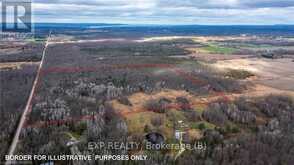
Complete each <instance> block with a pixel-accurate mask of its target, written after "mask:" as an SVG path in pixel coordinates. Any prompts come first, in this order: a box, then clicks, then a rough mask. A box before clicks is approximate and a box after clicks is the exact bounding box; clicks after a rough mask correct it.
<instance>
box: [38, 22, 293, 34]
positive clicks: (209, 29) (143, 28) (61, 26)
mask: <svg viewBox="0 0 294 165" xmlns="http://www.w3.org/2000/svg"><path fill="white" fill-rule="evenodd" d="M35 28H36V29H39V30H40V29H52V30H95V29H97V30H105V31H108V32H120V33H138V34H139V33H142V34H145V35H181V36H185V35H203V36H222V35H242V34H247V35H266V36H289V37H294V25H260V26H259V25H126V24H90V23H89V24H76V23H72V24H67V23H37V24H35Z"/></svg>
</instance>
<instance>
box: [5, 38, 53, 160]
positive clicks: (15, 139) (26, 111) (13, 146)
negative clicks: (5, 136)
mask: <svg viewBox="0 0 294 165" xmlns="http://www.w3.org/2000/svg"><path fill="white" fill-rule="evenodd" d="M50 36H51V32H50V34H49V35H48V38H47V41H46V44H45V47H44V49H43V52H42V60H41V62H40V65H39V68H38V71H37V75H36V77H35V80H34V83H33V86H32V90H31V93H30V96H29V99H28V101H27V104H26V107H25V109H24V111H23V114H22V116H21V119H20V121H19V124H18V127H17V129H16V132H15V135H14V137H13V140H12V143H11V145H10V148H9V152H8V155H13V154H14V151H15V149H16V146H17V143H18V141H19V136H20V133H21V130H22V128H23V125H24V124H25V122H26V120H27V117H28V114H29V113H30V111H31V107H32V106H31V103H32V100H33V97H34V93H35V90H36V86H37V84H38V81H39V79H40V73H41V69H42V67H43V63H44V60H45V55H46V50H47V48H48V45H49V41H50ZM10 164H15V162H13V161H6V163H5V165H10Z"/></svg>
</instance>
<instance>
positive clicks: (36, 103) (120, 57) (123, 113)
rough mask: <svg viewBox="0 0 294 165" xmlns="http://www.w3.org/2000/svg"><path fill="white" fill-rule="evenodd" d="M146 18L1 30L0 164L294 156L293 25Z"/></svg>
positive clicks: (210, 162) (265, 163)
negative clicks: (25, 31)
mask: <svg viewBox="0 0 294 165" xmlns="http://www.w3.org/2000/svg"><path fill="white" fill-rule="evenodd" d="M118 1H119V0H118ZM159 1H160V0H159ZM212 1H213V0H212ZM36 3H37V4H43V3H42V2H39V1H37V2H36ZM46 3H48V4H49V6H50V4H51V2H46ZM52 3H53V2H52ZM54 3H55V2H54ZM56 3H57V4H58V3H60V2H57V1H56ZM67 3H69V2H66V3H65V4H66V5H68V4H67ZM264 3H265V2H264ZM283 4H284V3H283ZM285 4H287V3H285ZM85 5H86V6H87V5H92V3H90V2H89V4H85ZM182 5H184V4H182ZM185 5H186V4H185ZM268 5H269V4H267V5H265V6H266V7H268ZM38 7H40V6H37V7H36V8H37V9H38ZM247 7H250V5H248V6H247ZM278 7H279V8H283V6H278ZM200 8H201V7H200ZM210 8H214V7H211V6H208V9H210ZM221 8H222V7H221ZM224 8H230V6H229V7H228V6H226V7H224ZM240 8H242V5H240ZM142 10H147V9H145V8H142ZM212 10H214V9H212ZM228 10H229V9H228ZM232 10H241V9H238V8H236V9H235V8H233V9H232ZM252 10H255V9H252ZM37 12H38V10H37ZM59 12H61V11H59ZM68 12H69V11H68ZM48 13H50V12H48ZM48 13H46V14H48ZM51 14H52V13H51ZM48 15H50V14H48ZM85 15H87V14H85ZM37 17H38V16H37ZM55 17H56V15H55ZM184 18H186V17H183V21H184V20H185V19H184ZM227 19H228V18H227ZM272 19H274V18H272ZM64 20H66V19H64ZM49 22H50V21H49ZM101 22H103V21H101ZM122 22H123V21H122ZM139 23H141V22H139ZM144 23H145V22H143V23H141V24H136V23H35V24H34V35H33V36H30V37H25V38H22V39H21V40H19V39H18V37H19V36H17V35H16V34H17V33H18V32H15V33H14V32H8V33H7V32H0V76H1V77H0V78H1V81H0V90H1V98H0V113H1V115H0V122H1V125H0V128H1V133H0V158H1V160H0V164H5V165H8V164H32V165H35V164H36V165H41V164H42V165H53V164H57V165H96V164H98V165H100V164H106V165H112V164H117V165H129V164H130V165H137V164H138V165H141V164H148V165H153V164H154V165H170V164H175V165H176V164H179V165H182V164H183V165H186V164H187V165H188V164H193V165H194V164H195V165H292V164H294V157H293V155H294V25H286V24H277V25H263V24H261V25H250V23H244V25H231V24H229V25H226V24H225V23H226V22H224V24H225V25H222V24H220V25H218V24H217V23H216V25H215V24H213V23H212V25H197V23H194V24H191V23H185V22H183V23H181V24H172V23H171V24H168V23H166V24H165V23H163V24H152V23H149V24H144ZM286 23H287V22H286ZM252 24H254V23H252Z"/></svg>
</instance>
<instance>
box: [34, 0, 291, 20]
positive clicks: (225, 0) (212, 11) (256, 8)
mask: <svg viewBox="0 0 294 165" xmlns="http://www.w3.org/2000/svg"><path fill="white" fill-rule="evenodd" d="M33 2H34V3H33V9H34V20H35V22H76V23H80V22H95V23H132V24H294V0H33Z"/></svg>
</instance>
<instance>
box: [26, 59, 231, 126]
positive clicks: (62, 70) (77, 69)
mask: <svg viewBox="0 0 294 165" xmlns="http://www.w3.org/2000/svg"><path fill="white" fill-rule="evenodd" d="M145 68H168V69H172V70H171V71H174V72H175V73H176V74H177V75H178V76H179V77H182V78H184V79H186V80H188V81H190V82H192V83H193V84H198V85H199V84H203V85H204V84H208V85H209V83H207V82H205V81H204V80H200V79H198V78H195V77H193V76H191V75H190V74H189V73H186V72H185V71H183V70H182V69H179V68H177V67H175V66H174V65H172V64H129V65H103V66H100V67H50V68H48V69H42V70H41V74H40V75H47V74H50V73H77V72H95V71H98V70H100V69H107V70H111V69H145ZM40 87H41V83H40V82H39V81H38V83H37V89H39V88H40ZM209 91H212V92H213V93H214V95H212V96H220V97H222V98H223V99H224V101H226V102H229V101H230V98H229V97H227V96H226V95H225V94H224V93H223V92H215V91H213V90H212V89H211V88H209ZM35 95H36V93H34V94H33V97H35ZM199 104H202V105H207V104H208V103H199ZM179 106H182V105H172V106H170V107H171V108H176V109H178V108H179ZM31 111H32V104H31V105H30V111H29V113H28V114H30V113H31ZM146 111H149V110H142V111H136V112H128V113H127V114H129V113H141V112H146ZM122 114H123V113H122ZM124 115H125V114H124ZM94 118H95V116H93V115H86V116H81V117H78V118H68V119H63V120H51V121H45V122H44V121H39V122H36V123H34V124H28V120H27V121H26V122H25V126H24V127H31V128H35V127H37V128H40V127H44V126H48V125H62V124H67V123H69V122H74V121H83V120H93V119H94Z"/></svg>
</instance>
